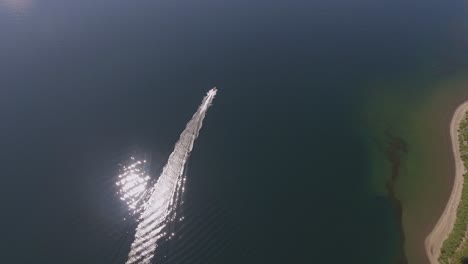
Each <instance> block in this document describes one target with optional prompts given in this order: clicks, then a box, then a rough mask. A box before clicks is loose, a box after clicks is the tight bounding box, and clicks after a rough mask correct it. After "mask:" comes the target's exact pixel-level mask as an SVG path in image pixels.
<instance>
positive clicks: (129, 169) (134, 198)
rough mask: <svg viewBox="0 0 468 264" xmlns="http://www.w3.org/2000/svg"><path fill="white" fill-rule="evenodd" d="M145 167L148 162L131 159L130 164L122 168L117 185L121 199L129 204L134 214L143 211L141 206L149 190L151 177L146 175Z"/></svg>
mask: <svg viewBox="0 0 468 264" xmlns="http://www.w3.org/2000/svg"><path fill="white" fill-rule="evenodd" d="M145 165H146V160H136V159H135V158H134V157H131V162H130V164H129V165H127V166H122V172H121V174H120V175H119V176H118V180H117V183H116V185H117V186H118V187H119V191H118V194H119V195H120V199H121V200H122V201H124V202H125V203H126V204H127V206H128V208H129V210H130V212H131V213H132V214H137V213H139V212H140V211H141V210H142V206H141V204H142V203H143V202H144V197H145V194H146V193H147V190H148V184H149V181H150V176H149V175H148V174H147V173H146V170H145Z"/></svg>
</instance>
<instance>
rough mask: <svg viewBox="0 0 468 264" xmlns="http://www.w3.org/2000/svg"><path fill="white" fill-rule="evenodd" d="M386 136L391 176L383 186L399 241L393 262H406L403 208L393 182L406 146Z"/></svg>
mask: <svg viewBox="0 0 468 264" xmlns="http://www.w3.org/2000/svg"><path fill="white" fill-rule="evenodd" d="M387 138H388V140H389V141H388V143H387V145H386V147H385V156H386V158H387V160H388V161H389V162H390V164H391V177H390V179H388V181H387V182H386V184H385V188H386V189H387V194H388V199H389V201H390V203H391V205H392V207H393V208H394V210H395V214H396V220H397V223H398V230H399V235H400V241H401V248H400V254H399V256H398V258H397V259H396V262H395V264H407V263H408V260H407V258H406V254H405V249H404V244H405V233H404V230H403V208H402V205H401V201H400V200H399V199H398V198H397V196H396V192H395V183H396V181H397V180H398V177H399V176H400V174H401V168H402V165H403V162H404V156H406V154H407V153H408V146H407V144H406V142H405V141H404V140H403V139H401V138H398V137H395V136H392V135H390V134H388V133H387Z"/></svg>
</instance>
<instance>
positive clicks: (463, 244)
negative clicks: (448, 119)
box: [439, 113, 468, 264]
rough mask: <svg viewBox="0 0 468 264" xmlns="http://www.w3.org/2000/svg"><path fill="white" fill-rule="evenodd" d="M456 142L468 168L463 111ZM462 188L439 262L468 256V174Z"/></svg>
mask: <svg viewBox="0 0 468 264" xmlns="http://www.w3.org/2000/svg"><path fill="white" fill-rule="evenodd" d="M458 132H459V133H458V142H459V148H460V155H461V159H462V160H463V164H464V166H465V169H467V168H468V115H467V114H466V113H465V116H464V118H463V120H462V121H461V122H460V126H459V128H458ZM463 177H464V181H463V190H462V196H461V200H460V204H459V206H458V209H457V220H456V221H455V225H454V227H453V230H452V232H451V233H450V235H449V237H448V238H447V240H445V242H444V245H443V246H442V249H441V254H440V258H439V262H440V263H441V264H448V263H451V264H455V263H456V264H459V263H466V262H464V261H466V259H467V258H468V179H467V177H468V174H467V173H466V172H465V174H464V175H463Z"/></svg>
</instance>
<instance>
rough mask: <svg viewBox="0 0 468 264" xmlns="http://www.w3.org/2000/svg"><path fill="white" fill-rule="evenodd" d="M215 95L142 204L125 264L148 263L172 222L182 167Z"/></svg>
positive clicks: (182, 138)
mask: <svg viewBox="0 0 468 264" xmlns="http://www.w3.org/2000/svg"><path fill="white" fill-rule="evenodd" d="M216 92H217V90H216V88H213V89H211V90H210V91H209V92H208V93H207V95H206V96H205V98H203V101H202V103H201V105H200V106H199V108H198V110H197V112H195V114H194V115H193V117H192V119H191V120H190V121H189V122H188V123H187V126H186V127H185V130H184V131H183V132H182V134H181V135H180V138H179V140H178V141H177V143H176V144H175V147H174V151H173V152H172V153H171V155H170V156H169V159H168V161H167V164H166V166H165V167H164V168H163V170H162V173H161V176H160V177H159V179H158V180H157V182H156V184H155V185H154V186H153V187H152V189H151V190H150V192H151V196H150V198H149V199H148V201H147V202H146V203H145V204H144V207H143V212H142V214H141V217H140V222H139V224H138V226H137V229H136V234H135V240H134V241H133V243H132V245H131V248H130V252H129V254H128V260H127V262H126V263H127V264H135V263H139V264H144V263H151V260H152V258H153V257H154V254H155V251H156V248H157V246H158V245H157V244H158V240H159V239H160V238H161V237H163V236H164V235H165V233H164V228H165V227H166V225H167V223H168V221H170V220H173V217H171V216H172V215H173V212H174V210H175V209H176V207H177V205H178V199H179V198H180V197H179V196H180V191H181V190H182V191H183V188H184V187H183V186H184V181H185V179H184V178H183V175H184V169H185V164H186V162H187V159H188V158H189V156H190V153H191V151H192V148H193V144H194V142H195V139H197V137H198V134H199V132H200V129H201V127H202V124H203V119H204V118H205V114H206V112H207V110H208V108H209V107H210V105H211V103H212V102H213V99H214V98H215V95H216ZM181 188H182V189H181Z"/></svg>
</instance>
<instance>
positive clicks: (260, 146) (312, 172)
mask: <svg viewBox="0 0 468 264" xmlns="http://www.w3.org/2000/svg"><path fill="white" fill-rule="evenodd" d="M466 17H467V16H466V13H465V6H464V3H463V1H461V0H460V1H455V0H450V1H443V2H442V1H427V0H425V1H422V0H414V1H400V0H397V1H358V0H351V1H339V0H332V1H276V0H275V1H263V0H261V1H247V0H239V1H207V0H202V1H185V0H184V1H180V0H176V1H166V0H163V1H122V0H114V1H107V0H101V1H95V0H93V1H90V0H89V1H88V0H83V1H58V0H57V1H56V0H43V1H38V0H0V121H1V122H0V146H1V147H0V149H1V151H0V160H1V162H0V165H1V171H2V175H1V177H2V186H3V190H2V192H0V198H2V199H1V201H2V202H3V203H2V204H3V207H2V209H3V210H2V212H3V214H2V217H1V220H0V226H1V228H2V238H1V240H0V247H1V249H2V250H1V252H2V256H1V259H2V261H1V262H2V263H3V262H5V263H123V262H124V261H125V260H126V257H127V253H128V250H129V248H130V243H131V242H132V240H133V235H134V230H135V226H136V224H135V222H134V217H132V216H129V214H128V210H127V208H126V207H125V206H124V204H123V203H122V202H121V201H120V200H119V197H118V196H117V195H116V194H115V192H116V188H115V182H116V176H117V173H118V164H119V163H121V162H123V161H124V160H126V159H128V157H129V156H130V155H141V156H144V157H146V158H148V159H149V160H150V161H151V174H152V175H153V177H157V175H158V173H160V171H161V169H162V167H163V166H164V164H165V162H166V161H167V157H168V155H169V153H170V152H171V151H172V148H173V145H174V143H175V142H176V140H177V139H178V136H179V134H180V132H181V131H182V130H183V128H184V126H185V123H186V122H187V121H188V120H189V119H190V117H191V115H192V114H193V112H194V111H195V110H196V108H197V106H198V103H199V102H200V100H201V98H202V97H203V95H204V94H205V92H206V91H208V90H209V89H210V88H211V87H213V86H217V87H218V88H219V92H218V96H217V98H216V100H215V102H214V106H213V107H212V108H211V109H210V111H209V112H208V114H207V118H206V120H205V125H204V127H203V129H202V131H201V134H200V137H199V139H198V140H197V142H196V144H195V148H194V152H193V156H192V158H191V160H190V164H189V166H188V172H187V186H186V192H185V194H184V205H183V207H182V208H180V210H181V212H180V213H181V214H182V215H183V216H184V221H182V222H180V223H176V224H173V225H172V226H171V227H170V229H171V230H172V231H173V232H174V233H175V234H176V235H175V237H174V238H173V239H171V240H169V241H167V242H166V243H164V244H163V245H162V247H161V249H160V250H159V251H158V253H157V256H156V258H155V261H154V263H204V264H205V263H216V264H218V263H223V264H229V263H357V264H365V263H370V264H379V263H382V264H384V263H385V264H386V263H392V264H393V263H407V262H408V263H425V260H424V256H423V254H422V253H421V252H422V239H423V236H424V232H427V230H428V228H429V227H428V226H430V225H431V224H433V223H434V221H435V219H436V218H437V214H438V213H440V210H441V208H442V206H443V203H444V201H445V199H447V198H446V197H448V196H447V195H448V190H449V189H448V187H449V185H450V179H449V178H447V179H445V178H441V177H440V174H443V173H445V171H450V167H449V166H451V165H450V158H448V157H447V155H446V156H444V157H445V158H443V159H442V162H441V163H440V165H439V166H438V167H437V168H439V169H440V170H431V167H430V166H429V167H428V166H427V161H428V160H431V159H433V160H438V159H436V158H434V157H436V155H438V153H440V152H439V150H441V149H442V150H443V151H447V147H448V146H447V145H446V144H445V143H446V142H443V143H439V145H438V144H436V146H432V148H430V147H428V151H424V148H418V146H427V145H429V143H430V142H432V140H433V138H432V137H431V136H428V134H425V132H427V131H428V127H430V128H431V129H430V130H431V131H432V130H433V131H435V132H433V133H434V134H437V137H436V138H437V139H438V140H439V139H440V140H439V142H442V141H443V140H446V137H445V136H446V135H445V134H444V132H443V131H445V130H444V127H445V121H446V120H447V118H448V117H449V116H450V114H449V113H450V111H451V110H450V109H454V108H455V106H456V104H457V103H459V102H461V100H462V97H463V96H466V95H467V93H466V92H465V91H464V90H463V87H465V86H464V84H465V83H467V82H466V81H465V80H466V79H464V78H463V77H462V76H464V70H466V66H467V65H468V56H467V54H468V52H467V51H468V49H467V45H468V44H467V43H468V42H467V38H466V36H467V32H468V31H467V30H466V28H467V25H468V24H467V22H468V21H467V19H466ZM467 89H468V88H467ZM434 98H437V99H434ZM439 98H441V99H439ZM421 109H423V110H421ZM424 109H425V110H424ZM428 109H429V110H428ZM437 109H443V112H442V114H441V116H437V117H436V118H435V119H434V120H436V121H437V122H433V123H431V122H430V121H428V122H429V123H431V125H414V126H410V125H408V124H414V122H412V121H414V120H419V121H420V122H423V123H424V124H427V123H426V121H421V120H422V119H421V118H420V117H424V118H425V119H424V120H429V118H431V117H433V114H434V113H437V111H436V110H437ZM409 116H410V117H409ZM402 120H403V121H402ZM447 125H448V123H447ZM423 134H424V135H426V136H425V137H420V136H419V135H423ZM430 135H432V134H430ZM402 146H404V148H403V147H402ZM415 149H416V151H415ZM412 153H426V154H427V153H429V154H427V155H428V156H430V157H428V158H421V159H418V158H415V157H416V156H417V157H420V156H419V155H416V154H412ZM444 153H445V152H444ZM447 153H449V152H448V151H447ZM389 157H390V158H389ZM444 159H445V160H444ZM395 162H397V163H398V164H397V165H398V166H400V165H401V166H402V167H403V168H402V169H401V170H400V169H397V171H396V172H397V173H396V174H398V175H397V176H396V177H393V176H395V175H394V174H395V171H394V170H395V169H396V168H395V167H392V166H395ZM400 171H401V173H400ZM427 171H432V172H434V171H437V173H435V172H434V173H433V174H430V173H425V172H427ZM439 172H440V173H439ZM412 175H416V176H414V177H413V176H412ZM418 175H426V176H427V175H429V176H427V177H426V178H424V177H422V176H418ZM421 179H423V180H424V182H425V185H423V187H424V186H426V187H427V186H429V187H427V188H426V189H424V188H422V189H420V188H418V184H417V183H420V182H421V181H420V180H421ZM441 179H442V180H441ZM437 184H440V186H442V187H444V186H445V187H444V188H445V189H444V188H443V190H441V191H440V193H437V194H434V195H432V194H433V191H436V190H438V189H437V188H436V187H434V186H437ZM414 193H421V195H419V196H418V195H416V196H415V195H412V194H414ZM389 194H390V195H389ZM415 197H416V198H415ZM427 197H432V198H430V199H432V200H430V199H429V200H430V202H431V204H432V202H434V204H435V207H434V208H432V207H431V206H430V205H428V203H429V202H428V200H427V199H426V198H427ZM405 208H406V209H405ZM408 208H410V209H408ZM411 208H416V209H415V210H412V209H411ZM417 208H429V209H426V210H425V211H424V212H423V214H421V215H419V216H418V214H417V213H421V212H420V211H418V209H417ZM431 208H432V209H431ZM421 210H422V209H421ZM124 219H125V220H124ZM426 219H427V220H426ZM402 230H405V235H403V233H402ZM404 239H405V240H404ZM403 249H406V252H404V251H403Z"/></svg>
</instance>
